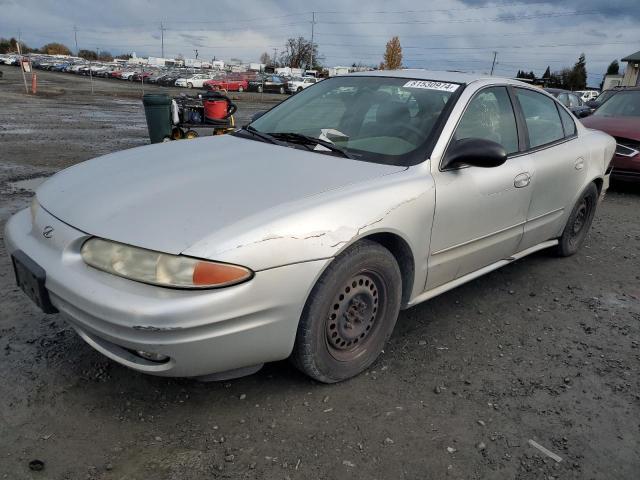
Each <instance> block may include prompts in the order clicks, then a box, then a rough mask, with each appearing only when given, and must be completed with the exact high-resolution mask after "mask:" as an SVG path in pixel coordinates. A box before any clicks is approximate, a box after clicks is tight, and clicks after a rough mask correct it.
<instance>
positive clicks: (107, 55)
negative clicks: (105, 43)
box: [98, 50, 113, 62]
mask: <svg viewBox="0 0 640 480" xmlns="http://www.w3.org/2000/svg"><path fill="white" fill-rule="evenodd" d="M98 60H100V61H101V62H113V55H111V52H108V51H107V50H102V51H101V52H100V55H98Z"/></svg>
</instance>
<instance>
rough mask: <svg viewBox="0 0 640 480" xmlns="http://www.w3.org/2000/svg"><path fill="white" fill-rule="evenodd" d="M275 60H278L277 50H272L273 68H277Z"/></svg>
mask: <svg viewBox="0 0 640 480" xmlns="http://www.w3.org/2000/svg"><path fill="white" fill-rule="evenodd" d="M277 58H278V49H277V48H274V49H273V66H274V67H277V66H278V60H277Z"/></svg>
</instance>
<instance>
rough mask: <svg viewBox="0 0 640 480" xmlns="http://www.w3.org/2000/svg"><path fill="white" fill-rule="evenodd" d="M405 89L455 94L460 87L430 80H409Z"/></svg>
mask: <svg viewBox="0 0 640 480" xmlns="http://www.w3.org/2000/svg"><path fill="white" fill-rule="evenodd" d="M403 86H404V87H405V88H425V89H427V90H440V91H442V92H455V91H456V90H457V89H458V87H459V86H460V85H458V84H456V83H446V82H433V81H429V80H409V81H408V82H407V83H405V84H404V85H403Z"/></svg>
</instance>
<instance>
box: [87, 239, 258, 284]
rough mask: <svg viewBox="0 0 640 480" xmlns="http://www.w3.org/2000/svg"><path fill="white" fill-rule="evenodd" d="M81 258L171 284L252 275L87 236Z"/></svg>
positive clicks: (231, 281)
mask: <svg viewBox="0 0 640 480" xmlns="http://www.w3.org/2000/svg"><path fill="white" fill-rule="evenodd" d="M81 254H82V259H83V260H84V261H85V263H86V264H87V265H90V266H92V267H94V268H97V269H98V270H102V271H104V272H108V273H112V274H114V275H119V276H121V277H125V278H128V279H130V280H135V281H137V282H143V283H150V284H152V285H159V286H163V287H173V288H219V287H228V286H230V285H235V284H238V283H241V282H244V281H246V280H249V279H251V278H252V277H253V272H252V271H251V270H249V269H248V268H245V267H241V266H238V265H230V264H228V263H218V262H211V261H208V260H199V259H197V258H191V257H185V256H182V255H169V254H167V253H160V252H155V251H153V250H147V249H145V248H138V247H132V246H130V245H125V244H122V243H117V242H112V241H109V240H103V239H101V238H90V239H89V240H87V241H86V242H84V244H83V245H82V249H81Z"/></svg>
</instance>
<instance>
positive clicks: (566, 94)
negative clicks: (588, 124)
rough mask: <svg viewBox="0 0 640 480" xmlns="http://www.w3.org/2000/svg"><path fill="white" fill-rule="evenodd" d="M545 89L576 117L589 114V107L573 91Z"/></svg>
mask: <svg viewBox="0 0 640 480" xmlns="http://www.w3.org/2000/svg"><path fill="white" fill-rule="evenodd" d="M545 91H547V92H548V93H550V94H551V95H553V96H554V97H556V98H557V99H558V101H559V102H560V103H561V104H563V105H564V106H565V107H567V108H568V109H569V110H571V113H573V114H574V115H575V116H576V117H578V118H582V117H586V116H588V115H591V109H590V108H589V107H587V106H586V105H585V104H584V103H583V102H582V100H581V99H580V97H579V96H578V95H576V94H575V93H573V92H571V91H569V90H562V89H559V88H545Z"/></svg>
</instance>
